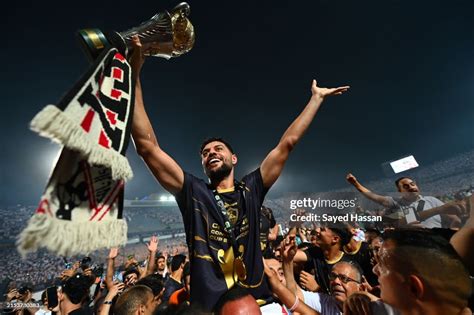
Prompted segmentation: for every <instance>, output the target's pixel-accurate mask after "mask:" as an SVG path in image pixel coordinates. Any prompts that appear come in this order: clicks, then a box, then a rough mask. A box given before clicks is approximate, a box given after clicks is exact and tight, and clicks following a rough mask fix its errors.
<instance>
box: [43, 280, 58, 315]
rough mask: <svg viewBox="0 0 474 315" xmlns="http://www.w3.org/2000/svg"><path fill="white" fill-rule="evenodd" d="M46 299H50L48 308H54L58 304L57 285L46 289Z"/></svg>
mask: <svg viewBox="0 0 474 315" xmlns="http://www.w3.org/2000/svg"><path fill="white" fill-rule="evenodd" d="M46 300H47V301H48V309H50V310H52V309H53V308H55V307H56V306H58V288H57V287H56V286H53V287H49V288H47V289H46Z"/></svg>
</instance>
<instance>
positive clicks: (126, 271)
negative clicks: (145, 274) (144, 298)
mask: <svg viewBox="0 0 474 315" xmlns="http://www.w3.org/2000/svg"><path fill="white" fill-rule="evenodd" d="M132 273H134V274H136V275H137V279H139V278H140V271H138V269H136V268H133V267H132V268H128V269H127V270H125V272H124V273H123V280H124V281H125V279H127V276H128V275H130V274H132Z"/></svg>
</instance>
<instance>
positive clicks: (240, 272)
mask: <svg viewBox="0 0 474 315" xmlns="http://www.w3.org/2000/svg"><path fill="white" fill-rule="evenodd" d="M234 270H235V273H236V274H237V278H238V279H239V281H244V280H245V279H247V270H246V269H245V264H244V260H243V259H242V257H237V258H235V260H234Z"/></svg>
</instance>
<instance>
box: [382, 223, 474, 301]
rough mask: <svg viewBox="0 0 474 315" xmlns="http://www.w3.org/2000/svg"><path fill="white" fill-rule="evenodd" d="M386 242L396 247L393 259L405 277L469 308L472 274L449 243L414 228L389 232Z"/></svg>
mask: <svg viewBox="0 0 474 315" xmlns="http://www.w3.org/2000/svg"><path fill="white" fill-rule="evenodd" d="M383 239H384V244H385V243H386V242H387V241H389V242H392V243H393V244H394V248H393V249H392V250H391V251H392V253H393V254H392V256H389V258H390V261H392V262H393V268H394V269H396V270H397V271H398V272H400V273H401V274H402V275H405V276H407V275H410V274H413V275H418V276H420V277H421V279H423V281H424V282H426V283H427V287H428V288H430V290H432V291H433V292H434V293H435V294H441V296H443V298H446V299H448V300H450V301H451V302H452V303H456V304H458V305H460V306H463V307H465V306H466V305H467V300H468V298H469V296H470V295H471V290H472V283H471V280H470V278H469V272H468V271H467V269H466V266H465V265H464V264H463V262H462V260H461V258H460V256H459V255H458V253H457V252H456V250H455V249H454V248H453V246H452V245H451V244H450V243H449V241H448V240H446V239H445V238H444V237H442V236H440V235H437V234H436V233H435V232H433V231H431V230H429V229H414V228H404V229H395V230H389V231H386V232H385V233H384V234H383ZM420 257H421V258H423V259H420ZM389 258H387V259H389ZM443 294H449V295H450V297H446V296H445V295H443Z"/></svg>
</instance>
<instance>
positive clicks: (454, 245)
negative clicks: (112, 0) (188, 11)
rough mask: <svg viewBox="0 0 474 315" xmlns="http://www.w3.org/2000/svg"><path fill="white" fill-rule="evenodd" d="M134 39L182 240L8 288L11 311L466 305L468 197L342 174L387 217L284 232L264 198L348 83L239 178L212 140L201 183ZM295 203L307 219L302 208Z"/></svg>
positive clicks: (321, 97) (230, 155)
mask: <svg viewBox="0 0 474 315" xmlns="http://www.w3.org/2000/svg"><path fill="white" fill-rule="evenodd" d="M132 43H133V53H132V56H131V58H130V63H131V66H132V70H133V71H132V76H133V80H134V82H136V85H135V93H134V96H135V106H134V115H133V123H132V137H133V140H134V144H135V146H136V150H137V153H138V154H139V155H140V156H141V157H142V159H143V160H144V162H145V163H146V164H147V166H148V168H149V169H150V171H151V172H152V174H153V175H154V176H155V178H156V179H157V181H158V182H159V183H160V185H161V186H163V188H164V189H165V190H167V191H168V192H169V193H171V194H172V195H173V196H174V197H175V199H176V202H177V204H178V207H179V211H180V212H181V215H182V219H183V225H184V233H185V240H186V246H183V245H182V244H179V245H178V246H179V247H176V248H174V249H173V250H172V251H170V248H169V247H164V246H163V245H164V244H163V242H160V239H159V237H157V236H156V235H154V236H152V237H150V239H149V240H148V241H147V243H146V247H143V245H140V244H138V245H134V246H135V247H136V248H135V249H136V251H137V253H134V254H128V255H127V254H125V255H124V254H123V251H124V249H123V248H110V249H109V251H108V252H107V253H106V255H105V257H102V258H101V259H100V260H102V262H103V263H100V262H98V260H96V261H94V262H93V261H92V259H90V258H89V257H83V258H81V259H70V260H68V262H69V263H70V264H69V265H68V266H67V268H65V269H64V270H62V271H61V272H60V273H59V274H57V277H56V278H55V279H56V280H57V286H53V287H51V288H48V289H46V290H45V291H44V292H43V293H42V295H41V298H40V300H41V301H34V300H33V298H32V291H33V289H32V288H31V287H28V286H21V287H18V286H16V287H14V288H10V290H9V291H8V293H7V294H6V303H5V304H4V306H6V307H5V308H4V313H12V314H13V313H15V314H27V313H30V314H33V313H34V314H48V313H58V312H60V313H61V314H92V313H94V314H100V315H106V314H118V315H121V314H146V315H148V314H223V315H227V314H305V315H306V314H308V315H309V314H311V315H313V314H316V315H317V314H323V315H330V314H345V315H350V314H377V315H378V314H380V315H384V314H403V315H411V314H413V315H415V314H430V315H431V314H432V315H445V314H453V315H455V314H456V315H465V314H470V313H471V309H470V308H469V306H471V307H472V303H471V304H470V302H469V301H470V299H471V300H472V278H471V276H470V275H471V274H473V272H474V254H473V251H472V248H473V244H474V196H473V195H472V194H471V195H470V194H469V193H466V195H465V196H461V198H456V199H455V200H453V201H449V202H447V203H443V202H442V201H441V200H439V199H438V198H436V197H435V196H430V195H424V194H423V193H422V189H425V188H424V187H422V186H421V184H420V186H419V184H418V183H417V182H416V181H415V180H414V178H411V177H401V178H399V179H397V180H396V181H395V188H396V190H397V191H398V193H397V195H396V196H392V195H387V194H384V191H386V190H383V191H377V188H376V187H375V188H374V187H371V185H370V183H369V184H364V181H363V180H362V179H360V178H357V177H356V176H355V175H353V174H350V173H348V174H347V177H346V179H347V182H348V183H349V184H350V185H352V187H351V186H349V187H351V190H352V191H353V192H352V193H353V194H357V195H358V196H360V199H361V200H366V199H367V200H370V201H371V202H373V203H375V204H377V205H378V207H379V208H380V209H379V210H378V211H379V212H380V217H382V218H383V220H382V221H381V224H376V225H374V226H369V225H360V224H358V223H357V221H352V220H342V219H341V220H336V219H332V220H327V221H324V220H323V222H320V221H318V220H316V219H315V220H314V222H312V223H314V224H310V225H309V226H308V225H307V224H304V222H305V221H308V220H302V219H301V220H296V221H293V220H292V222H291V224H289V226H288V228H283V227H282V226H281V221H278V220H279V219H278V217H276V216H275V214H274V213H273V211H272V209H271V207H268V206H264V205H263V204H264V201H265V197H266V194H267V193H268V191H269V190H270V189H271V187H272V185H273V184H274V183H275V182H276V181H277V179H278V177H279V176H280V174H281V172H282V171H283V168H284V166H285V163H286V162H287V160H288V158H289V156H290V154H291V152H292V151H293V149H294V148H295V146H296V144H297V143H298V142H299V141H300V140H301V138H302V137H303V135H304V134H305V132H306V130H307V129H308V128H309V126H310V124H311V123H312V121H313V119H314V118H315V116H316V113H317V112H318V110H319V108H320V106H321V104H322V103H323V102H324V101H325V99H326V98H329V97H332V96H336V95H341V94H343V93H345V92H346V91H347V90H348V89H349V87H348V86H341V87H336V88H323V87H321V86H319V85H318V83H317V82H316V81H315V80H314V81H313V82H312V84H311V97H310V99H309V101H308V103H307V105H306V106H305V108H304V109H303V110H302V111H301V113H300V114H299V115H298V116H297V118H296V119H295V120H294V121H293V122H292V123H291V124H290V125H289V127H288V128H287V130H286V131H285V132H284V133H283V135H282V137H281V138H280V140H279V142H278V143H277V144H276V146H275V147H274V148H273V149H272V150H271V151H270V152H269V153H268V154H267V156H266V157H265V158H264V159H263V161H262V163H261V164H260V166H259V167H258V168H257V169H256V170H254V171H252V172H250V173H249V174H247V175H245V176H244V177H243V178H242V179H241V180H236V178H235V177H234V168H235V166H236V165H237V161H238V158H237V155H236V153H235V152H234V150H233V148H232V146H231V144H230V143H228V142H227V141H226V140H225V139H222V138H209V139H207V140H205V141H204V142H203V143H202V145H201V149H200V158H201V163H202V166H203V170H204V172H205V174H206V175H207V177H208V181H204V180H202V179H200V178H198V177H195V176H193V175H192V174H189V173H187V172H185V171H184V170H183V169H182V168H181V166H180V165H179V164H178V163H177V162H176V161H175V160H174V159H173V158H172V157H171V156H170V155H169V154H168V153H167V152H165V151H164V150H163V149H162V148H161V146H160V144H159V143H158V138H157V137H156V136H155V132H154V129H153V127H152V124H151V122H150V120H149V117H148V115H147V113H146V110H145V106H144V102H143V92H142V88H141V82H140V76H139V74H140V70H141V67H142V65H143V54H142V51H141V49H142V46H141V43H140V39H139V38H138V36H134V37H133V38H132ZM354 206H355V204H354ZM359 206H360V205H359ZM295 211H296V213H297V214H298V216H299V217H300V218H301V217H304V215H303V214H304V209H296V210H295ZM348 211H349V210H348ZM350 211H352V210H350ZM354 211H359V212H363V211H365V210H364V209H354ZM316 223H318V224H316ZM140 246H142V247H141V249H142V250H143V249H144V248H145V249H146V252H143V251H142V252H140V249H139V247H140ZM180 249H183V252H179V251H180ZM185 249H187V251H186V250H185ZM125 256H126V257H125Z"/></svg>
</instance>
